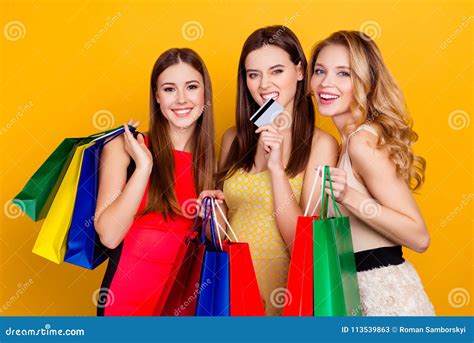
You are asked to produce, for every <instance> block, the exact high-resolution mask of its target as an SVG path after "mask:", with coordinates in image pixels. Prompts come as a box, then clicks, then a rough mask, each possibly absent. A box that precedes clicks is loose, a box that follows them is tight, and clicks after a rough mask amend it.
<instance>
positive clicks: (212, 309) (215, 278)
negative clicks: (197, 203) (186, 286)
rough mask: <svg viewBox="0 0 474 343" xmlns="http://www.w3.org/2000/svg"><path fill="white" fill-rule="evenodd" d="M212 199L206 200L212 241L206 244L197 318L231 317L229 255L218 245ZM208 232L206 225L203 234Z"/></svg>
mask: <svg viewBox="0 0 474 343" xmlns="http://www.w3.org/2000/svg"><path fill="white" fill-rule="evenodd" d="M210 201H211V199H210V198H205V199H204V206H205V207H204V209H205V210H204V211H205V213H204V219H205V220H206V221H207V222H208V223H209V226H210V231H211V236H212V241H211V242H209V241H208V242H207V243H206V250H205V252H204V262H203V266H202V271H201V279H200V283H199V290H198V291H199V292H198V303H197V308H196V316H230V269H229V268H230V263H229V254H228V253H227V252H224V251H222V242H221V241H220V240H219V245H217V243H216V228H215V225H214V220H213V211H212V207H211V206H208V205H210ZM205 232H206V225H204V227H203V233H204V234H205Z"/></svg>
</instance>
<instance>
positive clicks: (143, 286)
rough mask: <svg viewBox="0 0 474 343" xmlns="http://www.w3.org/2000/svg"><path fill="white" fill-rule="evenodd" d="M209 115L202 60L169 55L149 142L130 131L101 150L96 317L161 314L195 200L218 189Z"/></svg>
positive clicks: (156, 73) (160, 74)
mask: <svg viewBox="0 0 474 343" xmlns="http://www.w3.org/2000/svg"><path fill="white" fill-rule="evenodd" d="M212 109H213V106H212V88H211V82H210V78H209V74H208V72H207V69H206V66H205V64H204V62H203V61H202V59H201V58H200V57H199V56H198V54H197V53H196V52H194V51H192V50H190V49H170V50H168V51H166V52H164V53H163V54H162V55H161V56H160V57H159V58H158V60H157V61H156V63H155V65H154V67H153V71H152V74H151V87H150V124H149V132H148V134H147V135H146V136H145V135H142V134H138V136H137V137H136V138H135V137H134V136H133V135H132V134H131V132H130V131H129V130H128V127H127V126H126V125H125V134H124V135H123V136H120V137H118V138H117V139H115V140H113V141H111V142H110V143H108V144H107V145H106V146H105V147H104V150H103V152H102V155H101V167H100V176H99V178H100V181H99V195H98V199H97V212H96V215H95V219H94V220H95V228H96V231H97V233H98V234H99V237H100V240H101V242H102V243H103V244H104V245H105V246H106V247H107V248H108V249H109V257H110V258H109V263H108V266H107V270H106V273H105V276H104V280H103V282H102V286H101V289H100V293H99V299H98V305H97V315H99V316H104V315H105V316H150V315H159V314H160V313H159V311H157V310H155V308H156V305H157V303H158V301H159V299H160V297H162V296H163V288H164V285H165V283H166V281H167V279H168V278H169V276H170V273H171V271H172V269H173V266H174V264H175V263H178V262H177V261H176V257H177V254H178V252H179V251H180V249H182V248H183V247H184V242H185V238H186V235H187V234H189V232H190V230H191V228H192V225H193V222H194V219H193V216H195V215H196V213H195V212H196V211H194V210H195V207H194V206H195V204H196V198H197V196H196V194H199V193H200V192H201V191H202V190H203V189H212V188H209V187H212V186H213V173H214V172H215V158H214V124H213V111H212ZM129 124H133V122H132V121H131V122H130V123H129ZM134 126H138V123H135V124H134ZM190 209H191V210H190ZM190 211H191V213H190Z"/></svg>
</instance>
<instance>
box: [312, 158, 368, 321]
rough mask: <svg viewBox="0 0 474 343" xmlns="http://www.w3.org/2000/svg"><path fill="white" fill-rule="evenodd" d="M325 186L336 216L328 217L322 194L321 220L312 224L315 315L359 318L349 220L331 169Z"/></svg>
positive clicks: (326, 176) (358, 298)
mask: <svg viewBox="0 0 474 343" xmlns="http://www.w3.org/2000/svg"><path fill="white" fill-rule="evenodd" d="M322 180H323V182H322V184H323V185H325V184H326V181H327V182H328V183H329V185H330V189H331V196H330V198H331V200H332V205H333V208H334V212H335V217H333V218H329V217H328V214H329V207H328V203H329V196H328V194H326V193H324V192H321V211H320V218H321V219H319V220H315V221H313V258H314V315H315V316H357V315H360V312H361V311H360V308H361V305H360V296H359V287H358V283H357V271H356V265H355V258H354V249H353V246H352V236H351V231H350V224H349V218H348V217H347V216H343V215H342V213H341V211H340V209H339V205H338V204H337V202H336V201H335V198H334V192H333V188H332V180H331V175H330V171H329V167H328V166H325V167H324V170H323V177H322Z"/></svg>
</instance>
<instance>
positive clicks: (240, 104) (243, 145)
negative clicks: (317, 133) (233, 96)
mask: <svg viewBox="0 0 474 343" xmlns="http://www.w3.org/2000/svg"><path fill="white" fill-rule="evenodd" d="M265 45H274V46H276V47H279V48H281V49H283V50H285V51H286V52H287V53H288V54H289V55H290V59H291V61H292V62H293V63H294V64H295V65H297V64H298V63H301V68H302V71H303V75H305V77H306V67H307V61H306V57H305V55H304V52H303V48H302V47H301V44H300V42H299V40H298V38H297V37H296V35H295V34H294V33H293V32H292V31H291V30H290V29H289V28H288V27H286V26H268V27H264V28H261V29H258V30H257V31H255V32H253V33H252V34H251V35H250V36H249V37H248V38H247V40H246V41H245V43H244V46H243V48H242V52H241V54H240V60H239V66H238V77H237V110H236V118H235V122H236V128H237V136H236V137H235V139H234V141H233V142H232V145H231V147H230V151H229V154H228V156H227V159H226V161H225V163H224V166H223V168H222V169H221V170H220V171H219V173H217V184H218V185H222V183H223V181H224V180H225V179H226V178H229V177H230V176H232V175H233V174H234V173H235V172H236V171H237V170H239V169H241V168H242V169H244V170H245V171H246V172H249V171H250V170H251V169H252V166H253V165H254V160H255V154H256V152H257V144H258V134H256V133H255V126H254V124H253V123H252V122H251V121H250V120H249V119H250V117H251V115H252V114H253V113H255V111H257V110H258V108H259V106H258V104H257V103H256V102H255V100H254V99H253V98H252V95H251V94H250V91H249V90H248V88H247V83H246V70H245V59H246V58H247V56H248V55H249V54H250V53H251V52H252V51H254V50H257V49H260V48H262V47H263V46H265ZM294 104H295V105H294V109H293V116H292V123H291V126H292V129H291V130H292V138H291V155H290V159H289V161H288V165H287V166H286V168H285V171H286V174H287V175H288V176H289V177H294V176H296V175H297V174H298V173H299V172H301V171H302V170H303V169H304V168H306V165H307V164H308V160H309V155H310V152H311V142H312V139H313V133H314V108H313V104H312V102H311V96H310V94H309V92H308V85H307V83H306V82H305V81H304V80H302V81H298V84H297V87H296V94H295V100H294Z"/></svg>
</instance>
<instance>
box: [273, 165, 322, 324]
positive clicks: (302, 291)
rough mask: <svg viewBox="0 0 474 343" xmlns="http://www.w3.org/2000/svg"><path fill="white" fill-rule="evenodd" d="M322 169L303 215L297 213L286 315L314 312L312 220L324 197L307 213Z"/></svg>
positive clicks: (284, 312) (315, 180) (313, 184)
mask: <svg viewBox="0 0 474 343" xmlns="http://www.w3.org/2000/svg"><path fill="white" fill-rule="evenodd" d="M320 171H321V167H318V168H317V170H316V174H315V177H314V180H313V183H312V186H311V192H310V195H309V198H308V203H307V204H306V209H305V212H304V215H303V216H300V217H298V222H297V224H296V231H295V239H294V242H293V252H292V254H291V260H290V267H289V271H288V281H287V287H286V291H287V292H288V295H287V298H288V299H291V301H288V302H286V304H285V306H284V307H283V313H282V315H283V316H313V315H314V296H313V292H314V286H313V273H314V268H313V263H314V261H313V221H314V220H316V219H318V218H319V217H317V216H314V212H315V211H316V208H317V207H318V205H319V204H320V200H321V197H320V198H319V200H318V202H317V203H316V205H315V206H314V208H313V211H312V213H311V215H309V216H308V214H309V206H310V204H311V200H312V199H313V196H314V192H315V190H316V184H317V181H318V178H319V175H320ZM321 191H322V190H321Z"/></svg>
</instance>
